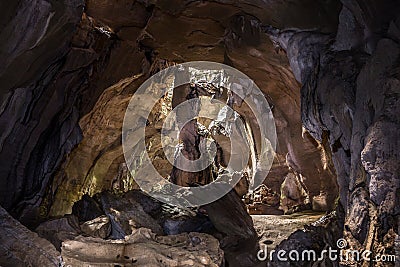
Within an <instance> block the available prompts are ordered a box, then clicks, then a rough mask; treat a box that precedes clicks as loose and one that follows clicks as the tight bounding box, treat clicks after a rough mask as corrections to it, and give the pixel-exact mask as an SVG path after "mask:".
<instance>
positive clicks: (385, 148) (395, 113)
mask: <svg viewBox="0 0 400 267" xmlns="http://www.w3.org/2000/svg"><path fill="white" fill-rule="evenodd" d="M342 2H343V9H342V11H341V13H340V17H339V18H340V21H339V27H338V33H337V35H336V36H327V35H323V34H321V33H318V32H313V31H307V32H306V31H299V30H284V31H277V30H276V29H268V30H267V32H269V34H271V38H272V39H274V40H275V41H277V42H278V43H279V44H280V45H281V47H282V48H283V49H285V50H286V51H287V55H288V57H289V61H290V63H291V66H292V69H293V71H294V74H295V76H296V78H297V79H298V80H299V81H300V82H301V83H302V84H303V86H302V89H301V101H302V121H303V124H304V126H305V127H306V128H307V130H308V131H309V132H310V134H311V135H312V136H313V137H314V138H315V139H317V140H320V141H321V142H323V141H324V140H325V142H327V144H328V146H329V147H330V154H331V157H332V160H333V163H334V166H335V169H336V173H337V176H338V177H337V178H338V184H339V192H340V203H341V206H342V207H343V208H344V214H345V218H344V222H343V223H344V237H345V238H346V239H347V240H348V243H349V245H350V246H351V247H352V248H355V249H369V250H371V251H374V253H387V254H395V251H394V240H395V236H396V234H397V237H398V234H399V228H398V227H399V219H400V217H399V211H400V205H399V199H400V198H399V189H400V179H399V174H400V169H399V159H400V158H399V152H398V151H399V148H400V147H399V137H400V135H399V131H398V129H399V114H400V113H399V94H400V87H399V85H400V84H399V55H400V54H399V51H400V50H399V49H400V46H399V41H400V39H399V38H400V31H399V29H400V27H399V26H400V24H399V23H400V17H399V16H398V14H399V8H400V5H399V3H398V2H395V1H362V2H361V1H342ZM278 32H279V33H278ZM349 37H350V38H349ZM376 264H378V265H377V266H380V265H379V264H380V263H376ZM382 266H383V265H382Z"/></svg>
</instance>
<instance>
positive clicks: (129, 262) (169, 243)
mask: <svg viewBox="0 0 400 267" xmlns="http://www.w3.org/2000/svg"><path fill="white" fill-rule="evenodd" d="M61 255H62V258H63V262H64V263H65V265H71V266H77V267H79V266H88V265H89V264H90V266H182V267H183V266H215V267H217V266H223V262H224V254H223V252H222V250H221V249H220V248H219V243H218V240H216V239H215V238H213V237H212V236H210V235H207V234H200V233H190V234H181V235H172V236H155V234H154V233H152V232H151V231H150V230H149V229H146V228H140V229H137V230H136V231H135V232H133V233H132V235H129V236H127V237H126V238H125V240H114V241H112V240H102V239H99V238H88V237H86V238H85V237H78V238H76V239H75V240H71V241H67V242H64V243H63V247H62V253H61Z"/></svg>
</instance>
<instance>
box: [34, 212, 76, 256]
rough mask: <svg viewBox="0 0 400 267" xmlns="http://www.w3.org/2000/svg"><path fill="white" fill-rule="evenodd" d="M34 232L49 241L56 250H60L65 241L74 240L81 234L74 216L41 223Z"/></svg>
mask: <svg viewBox="0 0 400 267" xmlns="http://www.w3.org/2000/svg"><path fill="white" fill-rule="evenodd" d="M35 232H36V233H38V234H39V236H40V237H43V238H45V239H47V240H49V241H50V242H51V243H52V244H53V245H54V246H55V247H56V248H57V249H58V250H60V248H61V243H62V242H63V241H65V240H70V239H74V238H75V237H77V236H78V235H80V234H81V229H80V226H79V221H78V218H77V217H75V216H73V215H72V216H69V215H66V216H65V217H63V218H60V219H54V220H50V221H47V222H44V223H41V224H40V225H39V226H38V227H37V228H36V229H35Z"/></svg>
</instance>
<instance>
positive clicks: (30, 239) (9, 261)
mask: <svg viewBox="0 0 400 267" xmlns="http://www.w3.org/2000/svg"><path fill="white" fill-rule="evenodd" d="M0 226H1V227H0V244H1V246H0V264H1V265H2V266H59V264H60V262H61V259H60V253H59V252H58V251H57V250H56V249H55V247H54V246H53V245H52V244H51V243H50V242H49V241H47V240H46V239H43V238H40V237H39V236H38V235H37V234H36V233H33V232H31V231H30V230H28V229H27V228H26V227H25V226H23V225H22V224H21V223H19V222H18V221H17V220H15V219H14V218H12V217H11V216H10V215H9V214H8V213H7V211H6V210H4V209H3V208H2V207H0Z"/></svg>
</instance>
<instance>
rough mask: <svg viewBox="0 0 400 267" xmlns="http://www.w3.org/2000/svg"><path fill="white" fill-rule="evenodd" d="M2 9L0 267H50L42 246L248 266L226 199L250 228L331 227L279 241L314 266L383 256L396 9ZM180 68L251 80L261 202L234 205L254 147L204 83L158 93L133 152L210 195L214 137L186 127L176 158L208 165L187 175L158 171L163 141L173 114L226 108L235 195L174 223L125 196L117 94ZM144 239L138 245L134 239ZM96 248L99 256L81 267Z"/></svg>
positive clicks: (70, 5)
mask: <svg viewBox="0 0 400 267" xmlns="http://www.w3.org/2000/svg"><path fill="white" fill-rule="evenodd" d="M0 6H1V9H0V10H1V11H0V12H1V15H2V16H0V22H1V25H2V30H1V31H0V40H1V42H0V62H1V63H2V64H0V65H1V66H0V129H1V131H0V162H1V164H0V177H1V179H0V205H1V206H2V207H3V208H4V210H3V209H2V208H1V212H0V213H1V214H2V215H1V222H0V223H1V224H2V225H3V226H4V227H2V228H1V231H2V236H3V238H2V240H1V242H0V248H1V256H0V264H1V265H5V266H7V265H11V266H12V265H23V264H31V265H33V266H53V265H58V264H59V263H60V259H59V258H58V257H59V256H60V253H59V252H58V251H57V250H56V248H54V246H55V247H57V248H61V247H64V251H63V252H62V255H63V257H65V258H66V259H67V261H70V262H73V263H74V264H75V263H76V264H78V265H82V264H86V263H87V262H99V261H101V260H102V259H105V258H107V260H106V261H107V263H109V264H117V265H118V264H127V263H128V262H127V260H129V264H139V263H141V261H143V260H144V259H143V258H133V257H132V256H131V255H125V254H120V253H117V255H120V258H115V259H114V258H113V257H114V254H115V253H114V252H118V251H120V250H123V249H124V248H127V249H128V250H129V251H132V253H133V254H135V255H136V254H138V253H139V251H145V255H153V253H154V252H153V249H154V248H160V247H162V248H165V249H166V250H168V251H169V252H171V253H172V254H171V255H170V256H171V257H169V256H168V255H166V254H162V255H161V254H159V253H156V254H157V255H156V256H155V259H160V260H162V261H166V262H168V263H169V264H170V265H171V266H179V264H181V265H185V264H189V263H188V262H186V263H185V262H181V259H179V257H181V256H182V255H186V256H188V257H189V256H190V257H194V258H195V259H191V260H192V261H191V262H190V264H194V265H195V264H198V265H201V264H203V265H204V264H206V263H205V262H207V264H209V265H211V266H213V265H215V266H221V265H222V264H224V258H225V260H227V261H228V262H227V263H228V264H229V262H230V263H231V264H233V265H232V266H234V264H241V265H242V266H245V265H247V266H251V265H254V264H256V263H255V262H256V261H255V259H254V258H252V257H253V256H254V257H255V256H256V255H255V254H254V253H253V252H254V251H256V250H257V244H258V243H257V240H256V239H257V233H256V231H255V230H254V227H253V223H252V221H251V217H250V216H249V215H248V213H247V212H246V206H244V204H243V203H242V202H241V197H243V198H244V200H245V203H246V204H247V208H248V209H249V211H250V212H253V213H269V214H281V213H283V212H285V213H291V212H295V211H298V210H304V209H313V210H314V211H328V212H331V211H334V212H333V213H331V214H334V215H332V218H331V219H330V223H327V224H326V225H324V226H315V228H312V229H311V228H310V229H308V230H307V231H306V232H303V233H300V232H296V233H294V234H293V235H292V236H290V237H289V239H288V240H287V241H284V242H283V243H282V244H281V245H280V247H281V248H285V247H287V248H289V247H291V246H293V244H297V243H296V242H300V241H302V240H303V241H304V242H303V243H304V246H303V247H304V248H308V247H309V246H308V243H310V242H311V243H310V244H311V245H312V244H316V245H317V247H318V249H323V247H324V246H325V245H326V244H332V245H334V244H333V243H334V241H333V240H334V239H337V238H339V237H342V236H343V237H344V238H345V239H346V240H347V242H348V243H349V247H351V248H356V249H369V250H371V251H373V255H376V254H379V253H381V254H382V253H386V254H394V253H395V239H396V238H397V240H399V227H400V226H399V225H400V217H399V216H400V215H399V214H400V204H399V200H400V189H399V188H400V179H399V174H400V171H399V166H400V164H399V152H398V151H399V150H400V145H399V140H400V136H399V131H398V129H399V115H398V114H400V112H399V99H400V97H399V94H400V89H399V88H400V84H399V80H400V75H399V70H400V67H399V62H400V61H399V57H400V47H399V43H400V17H399V16H398V14H399V11H400V5H399V3H398V1H390V0H365V1H361V0H355V1H349V0H341V1H339V0H328V1H325V0H316V1H311V0H299V1H289V0H284V1H275V0H273V1H248V0H241V1H231V0H224V1H222V0H216V1H159V0H154V1H144V0H137V1H128V0H122V1H111V0H101V1H100V0H86V1H83V0H62V1H55V0H34V1H28V0H17V1H11V2H10V1H9V2H7V3H6V2H4V3H2V4H1V5H0ZM195 60H207V61H215V62H219V63H224V64H227V65H229V66H232V67H234V68H236V69H238V70H240V71H242V72H243V73H245V74H246V75H247V76H249V77H250V78H251V79H252V80H254V82H255V83H256V84H257V85H258V87H259V88H260V89H261V91H262V94H263V95H260V96H259V97H264V98H265V99H267V101H268V103H269V105H270V107H271V110H272V113H273V115H274V119H275V124H276V125H275V126H276V132H277V148H276V155H275V158H274V161H273V165H272V168H271V170H270V172H269V174H268V176H267V177H266V179H265V181H264V185H262V186H261V187H260V188H258V189H256V190H255V191H254V192H247V191H248V190H249V188H250V187H251V184H250V182H249V177H251V176H252V174H254V173H255V171H256V169H257V166H258V165H257V164H259V162H260V158H262V155H261V148H260V146H261V144H262V142H263V140H262V139H261V134H260V129H259V127H258V126H257V121H256V118H255V116H254V114H252V113H251V110H250V108H249V107H248V106H247V105H246V104H243V99H241V98H240V97H239V96H237V95H233V94H229V92H227V90H225V91H224V90H223V88H215V87H212V86H211V85H210V84H207V83H206V84H200V83H197V84H191V85H185V86H181V87H177V88H175V89H174V90H173V91H171V92H169V93H166V94H165V96H164V97H163V98H161V99H160V100H159V101H158V102H157V104H156V105H155V106H154V108H153V110H152V112H151V114H150V116H149V117H148V118H146V136H145V139H146V147H147V153H148V155H149V157H150V158H151V160H152V164H153V165H154V167H155V168H156V169H157V171H158V172H159V173H160V174H161V175H162V176H163V177H164V178H165V179H169V180H170V181H173V182H175V183H176V184H179V185H182V186H199V185H203V184H207V183H209V182H211V181H213V179H215V177H217V176H218V174H219V173H222V172H223V171H224V168H226V162H227V161H229V158H230V156H231V155H230V152H229V148H230V142H229V140H228V139H229V138H228V136H227V135H226V134H224V131H226V129H225V128H224V125H223V123H221V121H220V122H219V124H218V122H217V121H209V120H206V119H204V118H200V117H199V118H197V119H194V120H192V121H191V122H190V123H188V124H186V125H185V126H184V127H183V130H182V132H181V135H180V141H181V142H182V144H183V148H182V151H183V152H182V154H183V155H184V156H185V157H186V158H188V159H197V158H198V157H199V144H200V141H201V140H205V139H210V140H211V139H212V140H213V141H214V144H215V146H216V150H217V153H216V156H215V159H213V160H214V161H213V165H211V166H210V167H208V168H207V169H205V170H203V171H202V172H199V173H190V172H185V171H183V170H180V169H179V168H176V167H174V166H172V164H171V163H170V162H168V160H167V159H166V157H165V154H164V153H162V145H161V141H160V132H161V128H162V127H163V122H164V120H165V119H166V117H167V116H168V113H169V112H170V111H171V110H172V109H173V108H175V107H176V106H177V105H178V104H179V103H181V102H183V101H185V100H187V99H195V98H202V97H204V98H208V99H218V100H221V101H223V102H225V103H227V105H228V106H229V107H231V108H232V109H233V110H234V111H235V112H236V113H237V118H238V120H240V121H242V122H243V124H244V125H245V126H246V127H245V130H244V131H243V133H244V136H245V137H246V139H247V141H248V143H249V144H250V145H251V153H250V154H251V157H250V160H249V163H248V166H247V169H245V170H243V173H242V174H241V175H242V177H241V179H240V182H239V183H238V184H237V186H236V187H235V191H231V192H230V193H229V194H227V195H226V196H225V197H223V198H221V199H220V200H218V201H216V202H214V203H210V204H209V205H205V206H204V207H197V208H196V209H194V210H190V209H189V210H185V211H181V210H180V211H177V212H176V213H177V214H178V215H177V214H174V212H175V207H171V206H165V205H163V204H161V203H159V202H157V201H155V200H154V199H151V198H150V197H148V196H146V195H145V194H143V193H142V192H141V193H137V192H138V191H137V189H138V188H139V186H138V184H137V183H136V182H135V177H134V176H135V174H134V173H131V172H130V171H129V170H128V166H127V164H126V162H125V159H124V155H123V149H122V146H121V128H122V124H123V119H124V114H125V110H126V108H127V106H128V103H129V101H130V99H131V97H132V95H133V94H134V93H135V92H136V91H137V89H138V88H139V86H140V85H141V84H142V83H143V82H144V81H145V80H146V79H147V78H149V77H151V76H152V75H153V74H155V73H157V72H158V71H160V70H163V69H165V68H167V67H169V66H172V65H175V64H179V63H183V62H187V61H195ZM143 97H146V95H144V96H143ZM195 112H197V111H196V110H195ZM139 119H140V118H139ZM225 126H226V125H225ZM142 152H143V153H144V152H146V151H142ZM260 210H261V211H260ZM171 214H172V215H171ZM175 215H176V216H175ZM239 226H240V227H241V229H239V228H240V227H239ZM141 227H146V228H149V229H151V231H152V232H151V234H150V232H149V230H140V231H139V230H138V229H142V228H141ZM228 229H229V230H231V232H230V233H228V232H227V230H228ZM33 230H35V231H36V232H37V233H38V234H39V235H40V236H41V237H42V238H41V237H38V236H37V235H36V234H35V233H33V232H32V231H33ZM136 231H138V232H136ZM141 231H143V232H141ZM185 232H207V233H209V234H212V235H214V236H215V237H216V238H214V237H211V236H208V235H207V234H204V233H185ZM144 233H147V234H146V238H144V237H143V239H140V238H139V239H140V240H139V241H140V242H139V241H137V240H136V239H135V238H134V236H135V235H138V236H139V235H142V234H144ZM153 234H157V235H158V236H157V237H155V236H153ZM168 234H169V235H168ZM171 234H176V238H177V239H179V240H181V241H182V242H192V241H193V240H192V239H193V238H194V239H195V240H196V241H195V243H196V242H197V241H198V238H200V239H202V238H204V240H205V241H204V244H203V243H201V242H202V241H201V242H200V243H199V244H195V245H193V247H192V248H193V249H194V250H191V248H190V249H189V248H183V247H182V248H174V244H175V243H174V242H175V241H176V240H173V237H172V236H170V235H171ZM164 235H166V236H164ZM76 236H81V237H78V238H77V239H76V240H72V239H73V238H75V237H76ZM4 237H7V238H4ZM43 237H44V238H46V239H48V240H49V241H50V242H51V243H52V244H53V245H54V246H53V245H52V244H51V243H49V242H48V241H46V240H45V239H43ZM130 237H131V238H130ZM107 238H109V239H110V238H111V239H120V240H118V241H115V240H106V239H107ZM124 238H125V239H124ZM132 238H133V239H135V240H133V239H132ZM141 238H142V237H141ZM66 240H70V241H66ZM132 240H133V241H132ZM190 240H192V241H190ZM299 240H300V241H299ZM181 241H179V242H181ZM62 242H64V245H62V244H63V243H62ZM138 242H139V243H140V244H141V245H140V246H139V245H137V244H138ZM397 242H398V241H397ZM85 244H88V245H90V246H89V247H88V248H85ZM240 244H244V246H245V247H246V248H245V249H243V250H240V249H238V247H239V246H240ZM397 244H398V243H397ZM97 245H98V246H99V247H101V251H103V252H104V253H105V254H104V255H95V256H93V257H89V256H90V255H89V254H90V249H91V247H92V246H97ZM311 245H310V246H311ZM207 246H209V247H210V248H212V251H209V253H206V252H205V251H203V250H205V247H207ZM42 247H43V248H45V250H43V249H42ZM110 247H112V249H111V250H110V251H107V249H108V248H110ZM220 247H221V248H222V249H224V253H222V251H221V250H220V249H219V248H220ZM138 249H139V250H138ZM140 249H143V250H140ZM25 251H26V253H24V252H25ZM74 251H80V253H81V254H80V255H82V258H83V260H81V259H77V258H76V256H74ZM140 253H141V252H140ZM146 253H147V254H146ZM106 254H107V255H106ZM117 255H115V257H116V256H117ZM251 255H252V256H251ZM103 256H104V257H105V258H102V257H103ZM124 256H127V257H128V259H126V258H125V257H124ZM190 257H189V258H190ZM111 258H113V259H112V260H111ZM202 259H204V262H203V261H202ZM109 260H110V261H109ZM132 260H137V262H136V263H135V262H133V261H132ZM154 264H159V265H160V262H159V261H158V262H157V263H154ZM325 264H327V263H325ZM363 264H364V266H368V264H370V263H367V262H364V263H363ZM377 264H378V263H377ZM379 264H380V263H379ZM230 266H231V265H230ZM277 266H279V265H277ZM378 266H379V265H378ZM382 266H383V265H382Z"/></svg>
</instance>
